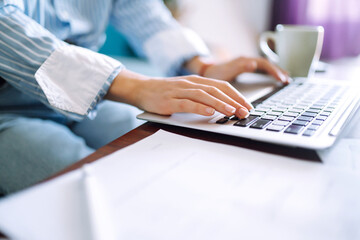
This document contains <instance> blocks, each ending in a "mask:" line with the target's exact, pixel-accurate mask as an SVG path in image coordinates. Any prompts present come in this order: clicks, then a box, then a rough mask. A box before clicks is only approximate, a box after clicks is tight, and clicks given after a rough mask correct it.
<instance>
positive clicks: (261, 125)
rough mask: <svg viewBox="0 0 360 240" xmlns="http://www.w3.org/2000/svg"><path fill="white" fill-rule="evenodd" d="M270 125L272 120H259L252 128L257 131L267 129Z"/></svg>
mask: <svg viewBox="0 0 360 240" xmlns="http://www.w3.org/2000/svg"><path fill="white" fill-rule="evenodd" d="M269 123H271V121H270V120H265V119H259V120H257V121H256V122H254V123H253V124H252V125H251V126H250V128H256V129H263V128H265V127H266V126H267V125H268V124H269Z"/></svg>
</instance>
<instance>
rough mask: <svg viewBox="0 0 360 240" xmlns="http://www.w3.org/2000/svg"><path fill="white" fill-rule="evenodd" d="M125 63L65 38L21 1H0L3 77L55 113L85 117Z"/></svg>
mask: <svg viewBox="0 0 360 240" xmlns="http://www.w3.org/2000/svg"><path fill="white" fill-rule="evenodd" d="M15 2H16V1H15ZM20 2H21V1H20ZM122 68H123V66H122V65H121V63H120V62H118V61H116V60H114V59H112V58H110V57H107V56H105V55H102V54H99V53H96V52H93V51H90V50H87V49H84V48H81V47H76V46H73V45H69V44H67V43H65V42H64V41H61V40H60V39H58V38H57V37H56V36H54V35H53V34H51V33H50V32H49V31H48V30H46V29H45V28H44V27H42V26H41V25H40V24H38V23H37V22H36V21H34V20H33V19H31V18H30V17H28V16H26V15H25V14H24V12H23V6H21V4H19V5H18V4H14V3H4V1H0V76H1V77H3V78H4V79H5V80H6V81H7V82H8V83H10V84H11V85H12V86H13V87H15V88H17V89H18V90H20V91H22V92H24V93H26V94H28V95H30V96H31V97H33V98H36V99H38V100H39V101H41V102H42V103H44V104H46V105H47V106H49V107H51V108H53V109H54V110H56V111H57V112H60V113H62V114H64V115H66V116H68V117H70V118H72V119H75V120H80V119H82V118H84V117H85V116H86V115H87V114H88V113H89V112H90V111H92V110H93V108H94V107H95V105H96V104H97V103H98V101H100V100H101V98H102V97H103V96H104V95H105V94H106V92H107V90H108V88H109V86H110V84H111V82H112V80H113V79H114V78H115V76H116V75H117V74H118V73H119V72H120V71H121V69H122Z"/></svg>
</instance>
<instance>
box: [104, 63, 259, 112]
mask: <svg viewBox="0 0 360 240" xmlns="http://www.w3.org/2000/svg"><path fill="white" fill-rule="evenodd" d="M106 98H108V99H110V100H115V101H120V102H126V103H129V104H132V105H134V106H136V107H138V108H141V109H143V110H145V111H148V112H152V113H157V114H161V115H171V114H173V113H176V112H188V113H196V114H200V115H204V116H211V115H213V114H214V113H215V111H218V112H220V113H223V114H224V115H226V116H232V115H236V116H237V117H239V118H245V117H247V116H248V115H249V110H250V109H252V108H253V107H252V105H251V104H250V103H249V102H248V101H247V100H246V99H245V97H244V96H243V95H242V94H241V93H239V92H238V91H237V90H236V89H235V88H234V87H233V86H232V85H231V84H229V83H228V82H225V81H221V80H216V79H211V78H204V77H199V76H195V75H190V76H181V77H173V78H148V77H145V76H143V75H139V74H136V73H133V72H130V71H128V70H123V71H122V72H121V73H120V74H119V75H118V76H117V77H116V78H115V79H114V82H113V84H112V85H111V86H110V89H109V91H108V94H107V95H106Z"/></svg>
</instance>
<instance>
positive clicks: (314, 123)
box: [312, 120, 324, 125]
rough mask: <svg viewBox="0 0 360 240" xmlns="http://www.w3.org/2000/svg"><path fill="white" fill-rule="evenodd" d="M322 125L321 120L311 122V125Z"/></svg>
mask: <svg viewBox="0 0 360 240" xmlns="http://www.w3.org/2000/svg"><path fill="white" fill-rule="evenodd" d="M323 123H324V121H322V120H315V121H313V122H312V124H313V125H321V124H323Z"/></svg>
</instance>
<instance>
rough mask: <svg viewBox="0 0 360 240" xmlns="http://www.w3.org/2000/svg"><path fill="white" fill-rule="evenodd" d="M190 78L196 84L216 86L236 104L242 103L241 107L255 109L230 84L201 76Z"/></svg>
mask: <svg viewBox="0 0 360 240" xmlns="http://www.w3.org/2000/svg"><path fill="white" fill-rule="evenodd" d="M188 77H189V78H190V79H191V81H192V82H194V83H198V84H203V85H208V86H214V87H216V88H218V89H219V90H220V91H222V92H223V93H224V94H226V95H227V96H228V97H230V98H231V99H233V100H234V101H235V102H237V103H240V105H242V106H244V107H245V108H246V109H248V110H251V109H253V108H254V107H253V106H252V105H251V103H250V102H248V101H247V100H246V98H245V97H244V96H243V95H242V94H241V93H240V92H239V91H238V90H236V89H235V88H234V87H233V86H232V85H231V84H230V83H228V82H225V81H221V80H216V79H211V78H204V77H199V76H188Z"/></svg>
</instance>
